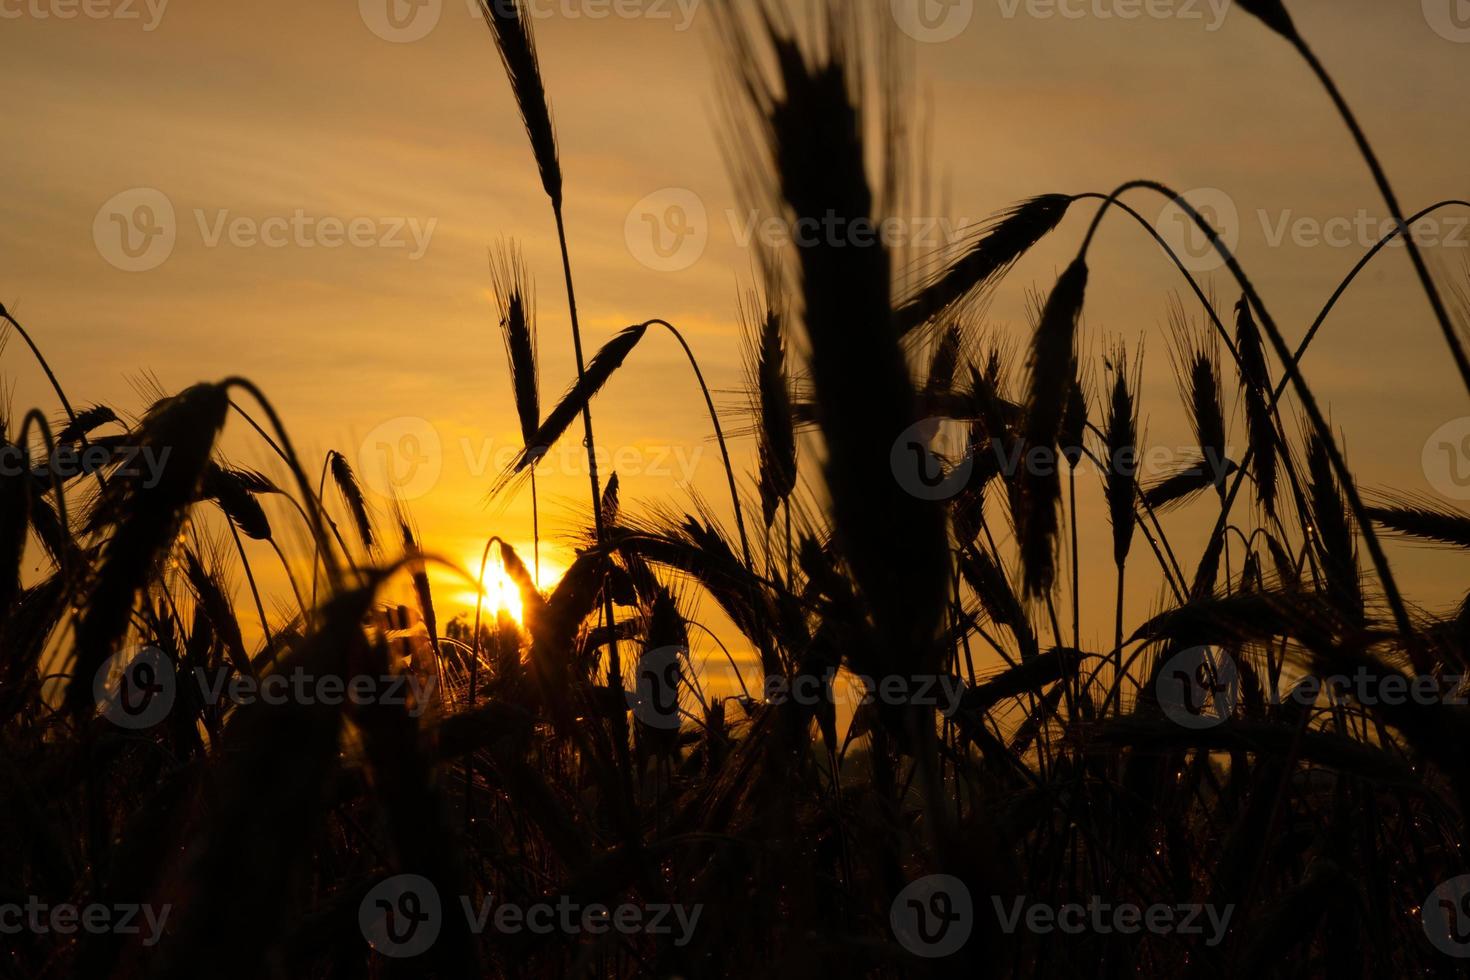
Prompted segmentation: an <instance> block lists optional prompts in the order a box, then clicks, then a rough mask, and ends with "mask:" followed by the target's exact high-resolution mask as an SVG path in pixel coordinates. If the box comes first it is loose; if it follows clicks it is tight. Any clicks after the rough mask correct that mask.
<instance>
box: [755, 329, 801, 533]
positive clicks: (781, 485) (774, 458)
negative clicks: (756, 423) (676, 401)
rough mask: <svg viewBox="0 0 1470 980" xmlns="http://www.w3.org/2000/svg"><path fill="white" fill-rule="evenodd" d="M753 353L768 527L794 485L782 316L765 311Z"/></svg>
mask: <svg viewBox="0 0 1470 980" xmlns="http://www.w3.org/2000/svg"><path fill="white" fill-rule="evenodd" d="M757 345H758V349H757V353H756V365H755V375H756V391H757V393H758V396H759V399H760V443H759V449H758V451H759V462H760V496H761V516H762V518H763V519H764V520H765V524H766V527H767V528H770V526H771V523H772V522H773V521H774V520H775V518H776V508H777V507H778V506H780V504H781V502H782V501H784V500H785V499H786V498H787V497H789V496H790V495H791V491H792V490H793V489H795V487H796V431H795V429H794V427H793V424H792V419H791V388H790V383H789V382H788V380H787V377H786V342H785V338H783V337H782V334H781V316H780V314H779V313H777V312H776V311H775V310H774V309H771V310H767V312H766V316H765V321H764V322H763V323H762V324H761V328H760V337H759V339H758V342H757Z"/></svg>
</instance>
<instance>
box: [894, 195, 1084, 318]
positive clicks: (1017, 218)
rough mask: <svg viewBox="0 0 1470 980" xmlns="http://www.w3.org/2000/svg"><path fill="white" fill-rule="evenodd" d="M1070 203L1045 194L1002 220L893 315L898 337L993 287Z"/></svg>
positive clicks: (1055, 222)
mask: <svg viewBox="0 0 1470 980" xmlns="http://www.w3.org/2000/svg"><path fill="white" fill-rule="evenodd" d="M1071 203H1072V198H1071V197H1069V196H1068V195H1066V194H1043V195H1041V196H1040V197H1033V198H1031V199H1030V200H1029V201H1023V202H1022V203H1020V204H1018V205H1016V206H1015V207H1013V208H1011V209H1010V210H1009V211H1006V212H1004V213H1003V214H1001V215H1000V216H999V217H998V218H997V219H996V220H995V221H994V222H993V223H992V224H991V225H990V227H989V228H988V229H987V230H986V231H985V232H984V233H983V234H982V235H981V237H980V239H979V240H978V241H976V242H975V244H974V245H973V246H971V248H970V250H969V251H968V252H966V253H965V254H964V255H962V256H961V257H960V258H959V259H958V260H956V261H955V263H954V264H953V265H951V266H950V267H949V268H948V269H945V270H944V271H943V272H941V273H940V274H939V275H938V276H937V277H936V278H935V279H934V281H933V282H931V283H930V284H928V285H927V286H924V287H923V288H922V289H920V290H919V291H918V293H917V294H916V295H914V296H913V297H912V298H910V299H909V300H908V301H907V302H905V303H903V304H902V305H901V306H899V308H898V309H897V310H895V311H894V314H893V323H894V328H895V329H896V330H897V331H898V334H899V336H900V337H901V336H903V335H904V334H907V333H908V332H909V331H911V330H913V329H915V328H916V327H918V326H920V325H921V324H923V323H926V322H928V321H929V320H932V319H934V318H935V317H937V316H939V315H940V314H941V313H943V312H945V311H946V310H948V309H949V308H951V307H952V306H954V305H955V304H956V303H959V302H960V301H961V300H963V299H964V298H965V297H967V296H971V295H973V294H974V293H975V292H976V291H978V290H981V289H984V288H985V287H987V286H989V285H991V284H993V283H994V282H995V281H996V280H997V279H998V278H1000V276H1002V275H1004V274H1005V272H1006V270H1007V269H1009V268H1010V267H1011V266H1012V265H1014V264H1015V262H1016V260H1017V259H1019V258H1020V257H1021V256H1023V255H1025V254H1026V252H1027V251H1028V250H1029V249H1030V248H1031V247H1032V246H1034V245H1035V244H1036V243H1037V242H1039V241H1040V240H1041V239H1042V238H1044V237H1046V236H1047V235H1048V234H1050V233H1051V231H1052V230H1053V229H1055V228H1056V226H1057V225H1058V224H1060V223H1061V221H1062V218H1063V217H1065V216H1066V214H1067V208H1068V206H1069V205H1071Z"/></svg>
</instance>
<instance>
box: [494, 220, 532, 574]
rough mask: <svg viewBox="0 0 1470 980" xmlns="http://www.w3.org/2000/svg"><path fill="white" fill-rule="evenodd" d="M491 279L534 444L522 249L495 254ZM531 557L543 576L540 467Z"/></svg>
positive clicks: (527, 434)
mask: <svg viewBox="0 0 1470 980" xmlns="http://www.w3.org/2000/svg"><path fill="white" fill-rule="evenodd" d="M490 279H491V284H492V286H493V288H494V291H495V302H496V306H497V308H498V310H499V313H500V331H501V335H502V336H503V337H504V339H505V356H506V360H507V361H508V362H509V365H510V384H511V391H512V392H513V393H514V395H515V403H516V417H517V418H518V419H519V420H520V423H521V446H522V448H524V447H526V446H528V445H530V440H531V439H532V438H533V437H534V436H535V434H536V428H537V427H538V426H539V425H540V424H541V377H540V370H539V366H538V364H537V358H536V310H535V300H534V298H533V297H532V295H531V291H530V289H529V288H528V287H527V283H526V267H525V263H524V262H523V261H522V259H521V255H520V251H519V250H518V249H517V248H516V247H515V246H514V245H507V246H505V247H503V248H501V249H500V250H499V251H498V252H497V253H495V254H494V255H492V257H491V262H490ZM531 536H532V554H531V558H532V561H533V563H534V565H535V568H536V577H537V578H538V579H539V578H540V576H541V514H540V505H539V503H538V501H537V499H536V470H535V467H534V465H533V467H532V469H531Z"/></svg>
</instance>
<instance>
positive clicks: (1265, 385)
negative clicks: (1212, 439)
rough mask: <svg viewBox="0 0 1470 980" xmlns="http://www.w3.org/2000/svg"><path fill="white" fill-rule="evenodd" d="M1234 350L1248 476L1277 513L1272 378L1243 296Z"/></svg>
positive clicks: (1266, 507) (1264, 504)
mask: <svg viewBox="0 0 1470 980" xmlns="http://www.w3.org/2000/svg"><path fill="white" fill-rule="evenodd" d="M1235 350H1236V353H1237V354H1238V355H1239V356H1240V380H1241V384H1242V387H1243V389H1244V394H1245V419H1246V431H1247V434H1248V436H1249V439H1250V449H1251V475H1252V476H1254V477H1255V483H1256V499H1257V501H1259V502H1260V505H1261V509H1262V510H1264V511H1265V512H1266V514H1267V515H1268V516H1274V515H1275V513H1276V474H1277V468H1276V463H1277V455H1276V443H1277V440H1276V426H1275V424H1274V423H1273V422H1272V416H1271V404H1272V397H1271V378H1270V375H1269V374H1268V373H1267V369H1266V351H1265V348H1264V346H1262V344H1261V332H1260V329H1259V328H1258V327H1257V326H1256V321H1255V318H1254V317H1252V316H1251V308H1250V304H1249V303H1247V302H1246V301H1245V298H1244V297H1242V298H1241V299H1240V301H1239V302H1238V303H1236V304H1235Z"/></svg>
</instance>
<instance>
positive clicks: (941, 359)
mask: <svg viewBox="0 0 1470 980" xmlns="http://www.w3.org/2000/svg"><path fill="white" fill-rule="evenodd" d="M963 345H964V335H963V334H962V333H961V331H960V326H959V324H957V323H951V324H950V325H949V326H948V327H946V328H945V330H944V332H943V333H942V334H940V335H939V343H937V344H935V345H934V352H933V354H931V355H930V357H929V374H928V377H927V378H925V380H924V389H925V391H926V392H947V391H949V390H950V389H951V388H953V387H954V378H955V372H957V371H958V370H959V368H960V351H961V348H962V347H963Z"/></svg>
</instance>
